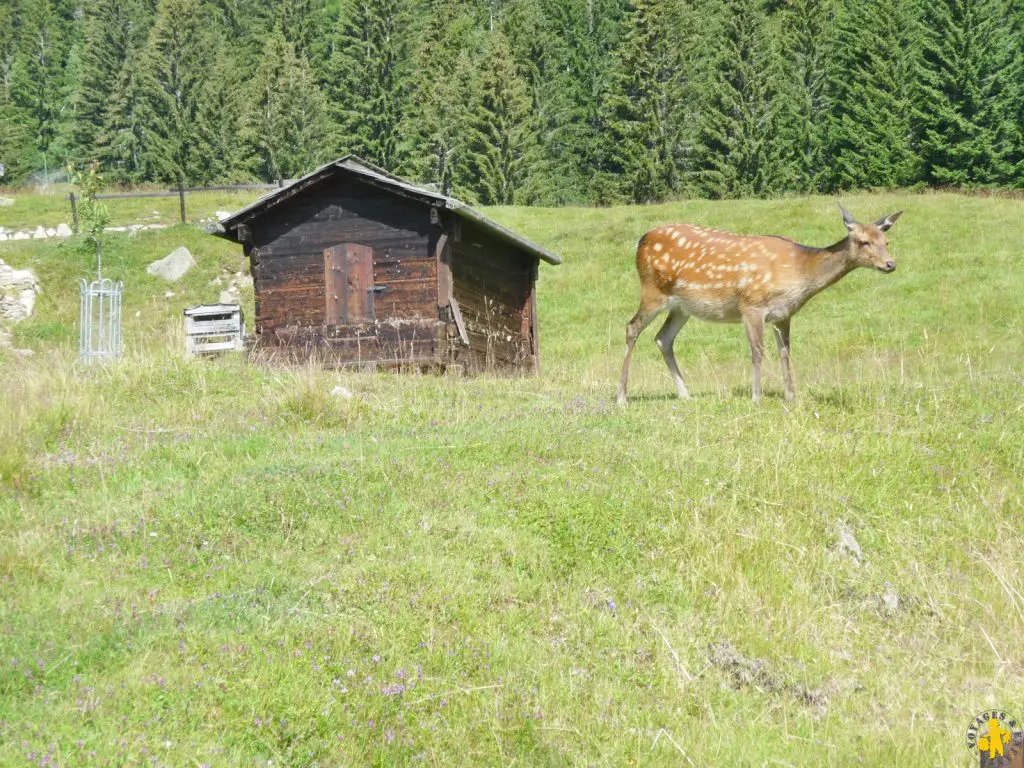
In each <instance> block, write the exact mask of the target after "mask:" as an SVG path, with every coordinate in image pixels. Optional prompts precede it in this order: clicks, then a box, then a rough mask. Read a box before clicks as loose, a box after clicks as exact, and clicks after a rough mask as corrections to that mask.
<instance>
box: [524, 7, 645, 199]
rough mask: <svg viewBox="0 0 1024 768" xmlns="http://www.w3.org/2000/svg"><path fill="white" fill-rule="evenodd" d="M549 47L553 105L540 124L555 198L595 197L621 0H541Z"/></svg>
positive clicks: (623, 9) (623, 11)
mask: <svg viewBox="0 0 1024 768" xmlns="http://www.w3.org/2000/svg"><path fill="white" fill-rule="evenodd" d="M544 9H545V15H546V16H547V18H548V24H549V25H550V28H551V39H552V41H553V43H554V48H553V51H552V54H551V65H550V69H551V71H552V73H553V76H552V81H551V91H552V101H553V102H554V103H553V106H552V108H551V109H550V113H551V119H550V121H549V124H548V125H547V126H545V137H546V140H545V145H546V147H547V154H548V156H549V158H550V159H551V162H552V172H553V173H554V174H555V175H556V177H557V178H558V179H561V185H560V188H559V190H558V192H559V200H560V201H568V202H590V201H594V200H596V199H597V198H598V194H597V190H596V189H595V185H594V183H593V182H594V181H595V180H596V179H597V178H598V177H599V172H600V170H601V162H602V157H603V155H602V151H601V150H602V147H603V146H605V143H604V142H605V130H606V125H605V123H604V120H605V118H606V117H608V114H607V112H606V111H605V110H604V109H603V104H604V103H605V100H606V94H607V92H608V90H609V87H610V86H611V84H612V82H613V78H614V73H615V64H616V51H617V50H618V45H619V33H620V30H621V28H622V26H623V25H622V19H623V15H624V14H625V12H626V2H625V0H544Z"/></svg>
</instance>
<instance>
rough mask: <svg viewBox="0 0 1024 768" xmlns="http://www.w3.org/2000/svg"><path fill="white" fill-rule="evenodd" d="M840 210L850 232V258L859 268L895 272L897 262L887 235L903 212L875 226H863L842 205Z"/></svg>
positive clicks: (886, 218)
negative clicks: (890, 250)
mask: <svg viewBox="0 0 1024 768" xmlns="http://www.w3.org/2000/svg"><path fill="white" fill-rule="evenodd" d="M839 210H840V211H842V213H843V223H844V224H845V225H846V228H847V229H848V230H849V231H850V258H852V259H853V262H854V263H855V264H856V265H857V266H858V267H869V268H870V269H877V270H879V271H880V272H894V271H895V270H896V260H895V259H893V257H892V256H891V255H890V253H889V242H888V241H887V240H886V237H885V233H886V232H888V231H889V229H890V227H892V225H893V224H895V223H896V220H897V219H898V218H899V217H900V216H902V215H903V211H896V213H893V214H891V215H889V216H883V217H882V218H880V219H879V220H878V221H876V222H875V223H874V224H861V223H860V222H858V221H856V220H855V219H854V218H853V216H852V215H851V214H850V212H849V211H848V210H846V209H845V208H843V206H841V205H840V206H839Z"/></svg>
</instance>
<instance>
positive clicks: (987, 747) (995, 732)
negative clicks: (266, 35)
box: [978, 717, 1013, 760]
mask: <svg viewBox="0 0 1024 768" xmlns="http://www.w3.org/2000/svg"><path fill="white" fill-rule="evenodd" d="M1012 737H1013V732H1012V731H1011V730H1010V729H1009V728H1003V726H1002V723H1000V722H999V720H998V719H997V718H994V717H990V718H989V719H988V733H987V734H986V735H984V736H981V737H979V738H978V750H979V751H981V752H988V759H989V760H995V759H996V758H997V757H1002V756H1003V746H1004V745H1006V744H1009V743H1010V739H1011V738H1012Z"/></svg>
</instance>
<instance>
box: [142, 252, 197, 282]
mask: <svg viewBox="0 0 1024 768" xmlns="http://www.w3.org/2000/svg"><path fill="white" fill-rule="evenodd" d="M195 265H196V260H195V259H193V258H192V254H191V253H189V251H188V248H185V247H184V246H182V247H181V248H175V249H174V250H173V251H171V252H170V253H169V254H168V255H167V256H165V257H164V258H162V259H160V260H158V261H154V262H153V263H152V264H150V265H149V266H148V267H146V271H147V272H148V273H149V274H151V275H153V276H155V277H161V278H163V279H164V280H169V281H171V282H173V281H175V280H180V279H181V278H182V277H184V276H185V274H186V273H187V272H188V271H189V270H190V269H192V267H194V266H195Z"/></svg>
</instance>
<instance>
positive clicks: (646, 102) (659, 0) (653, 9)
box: [602, 0, 690, 203]
mask: <svg viewBox="0 0 1024 768" xmlns="http://www.w3.org/2000/svg"><path fill="white" fill-rule="evenodd" d="M678 10H679V4H678V3H677V2H675V0H634V2H632V3H631V5H630V10H629V13H628V15H627V17H626V21H625V24H626V32H625V36H624V38H623V40H622V43H621V46H620V48H619V51H618V55H617V61H616V68H615V73H614V77H613V81H612V83H611V86H610V88H609V90H608V92H607V94H606V96H605V102H604V105H603V108H604V123H605V126H606V130H605V132H604V135H603V137H602V139H603V145H604V168H605V172H606V173H607V174H609V175H610V176H611V179H610V182H611V186H612V189H613V190H614V194H615V195H616V196H617V197H620V198H624V199H626V200H631V201H633V202H636V203H643V202H650V201H655V200H663V199H665V198H666V197H668V196H669V195H672V194H677V193H678V192H679V191H680V190H681V189H682V186H683V173H684V167H685V163H686V149H687V142H686V135H685V133H684V128H685V127H686V126H687V125H688V120H687V117H688V115H687V110H686V102H687V93H688V88H689V82H688V75H689V74H690V67H689V64H690V62H689V61H688V60H687V57H686V50H687V46H686V42H685V40H684V38H683V35H682V29H683V20H682V18H680V16H679V13H678Z"/></svg>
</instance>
